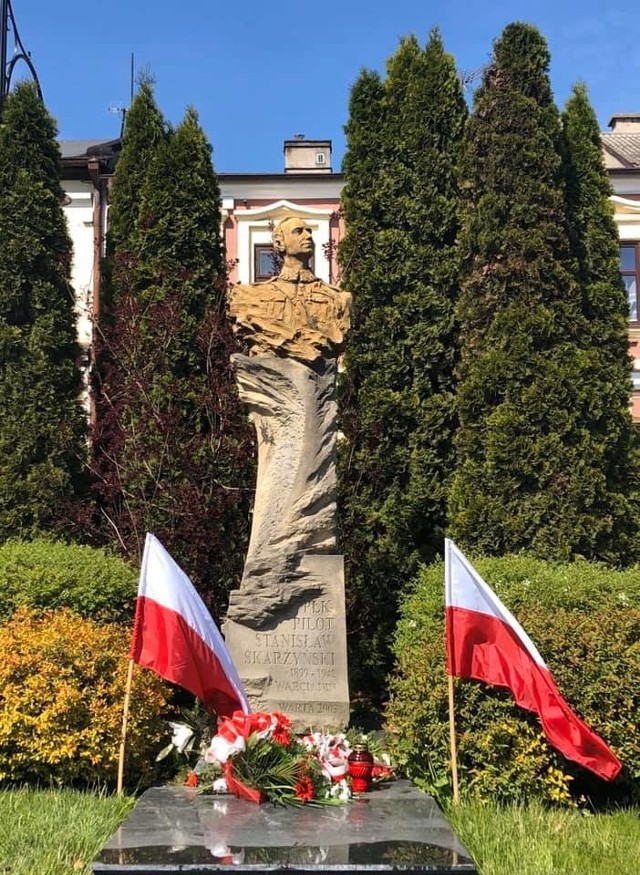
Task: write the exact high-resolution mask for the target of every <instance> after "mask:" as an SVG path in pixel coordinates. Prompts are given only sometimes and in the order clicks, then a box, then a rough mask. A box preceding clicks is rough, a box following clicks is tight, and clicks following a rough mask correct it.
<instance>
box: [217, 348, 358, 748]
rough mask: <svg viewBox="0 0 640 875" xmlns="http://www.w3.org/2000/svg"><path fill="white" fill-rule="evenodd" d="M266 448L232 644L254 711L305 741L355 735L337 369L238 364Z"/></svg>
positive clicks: (231, 618)
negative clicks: (286, 722) (315, 732)
mask: <svg viewBox="0 0 640 875" xmlns="http://www.w3.org/2000/svg"><path fill="white" fill-rule="evenodd" d="M233 361H234V363H235V365H236V368H237V371H236V375H237V381H238V387H239V391H240V397H241V399H242V400H243V401H244V402H245V403H246V404H247V405H248V407H249V411H250V418H251V420H252V421H253V423H254V425H255V429H256V436H257V441H258V482H257V485H256V497H255V503H254V511H253V523H252V528H251V540H250V543H249V551H248V555H247V559H246V563H245V568H244V574H243V578H242V583H241V586H240V588H239V589H238V590H236V591H235V592H232V593H231V598H230V601H229V610H228V613H227V621H226V623H225V626H224V634H225V639H226V643H227V647H228V649H229V652H230V654H231V658H232V659H233V662H234V664H235V666H236V668H237V670H238V674H239V675H240V678H241V680H242V682H243V684H244V685H245V689H246V692H247V695H248V697H249V701H250V702H251V706H252V708H253V709H254V710H259V711H265V710H268V711H270V710H277V711H282V712H284V713H285V714H287V715H288V716H289V717H291V718H292V720H293V721H294V728H295V730H296V731H298V732H303V731H305V730H307V729H310V728H313V729H340V728H344V727H346V726H347V725H348V723H349V686H348V680H347V645H346V623H345V598H344V563H343V557H342V556H341V555H339V554H338V553H336V472H335V455H336V429H337V425H336V401H335V382H336V364H335V359H320V360H318V361H317V362H314V363H313V365H310V364H305V363H304V362H300V361H297V360H296V359H292V358H282V357H278V356H275V355H260V356H254V357H248V356H243V355H236V356H234V357H233Z"/></svg>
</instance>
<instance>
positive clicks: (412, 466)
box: [339, 31, 466, 689]
mask: <svg viewBox="0 0 640 875" xmlns="http://www.w3.org/2000/svg"><path fill="white" fill-rule="evenodd" d="M465 119H466V106H465V103H464V98H463V95H462V89H461V84H460V81H459V78H458V75H457V72H456V68H455V64H454V62H453V59H452V58H451V57H450V56H449V55H447V54H446V53H445V51H444V48H443V45H442V40H441V38H440V35H439V33H438V32H437V31H434V32H433V33H432V34H431V37H430V40H429V42H428V45H427V46H426V48H425V49H422V48H421V47H420V46H419V44H418V42H417V40H416V39H415V37H410V38H408V39H405V40H403V41H402V42H401V44H400V47H399V48H398V51H397V52H396V54H395V55H394V56H393V57H392V58H390V59H389V62H388V71H387V77H386V79H385V81H384V82H381V80H380V79H379V77H378V76H376V74H373V73H370V72H368V71H365V72H363V73H362V74H361V76H360V78H359V80H358V81H357V82H356V84H355V86H354V89H353V91H352V95H351V104H350V118H349V122H348V124H347V128H346V133H347V153H346V156H345V162H344V171H345V190H344V194H343V200H342V209H343V211H344V216H345V222H346V228H347V231H346V236H345V240H344V243H343V245H342V247H341V252H340V257H341V264H342V284H343V286H344V287H345V288H346V289H348V290H349V291H351V292H352V293H353V294H354V299H355V305H356V312H357V322H356V326H355V328H354V330H353V332H352V334H351V336H350V338H349V344H348V349H347V353H346V357H345V366H346V374H345V379H344V386H343V396H342V401H341V426H342V429H343V431H344V434H345V438H346V440H345V443H344V445H343V447H342V451H341V461H340V467H339V479H340V498H341V525H342V537H343V544H344V549H345V552H346V554H347V561H348V610H349V616H350V629H351V633H352V642H353V643H352V653H351V657H352V664H353V665H354V668H355V670H356V671H357V670H358V669H360V671H361V675H360V677H359V678H358V676H357V675H356V682H358V680H359V681H360V682H361V683H362V682H363V681H364V678H365V676H366V677H367V679H368V682H369V683H370V684H371V685H372V686H376V685H377V687H378V689H380V681H381V679H382V678H383V676H384V673H385V671H386V670H387V669H388V667H389V662H388V645H389V640H390V636H391V633H392V629H393V626H394V623H395V618H396V613H397V606H398V600H399V596H400V592H401V590H402V588H403V586H404V584H405V583H406V582H407V581H408V579H409V578H410V577H411V576H412V575H413V574H414V572H415V570H416V568H417V564H418V562H419V561H420V560H429V559H431V558H433V556H434V555H435V554H436V552H437V551H438V550H439V549H440V547H441V544H442V535H443V531H444V525H445V512H446V499H447V486H448V482H449V478H450V475H451V471H452V467H453V434H454V430H455V424H456V416H455V404H454V368H455V363H456V339H455V337H456V332H455V320H454V306H455V301H456V296H457V283H458V260H457V255H456V235H457V231H458V215H457V214H458V183H457V172H458V166H457V165H458V157H459V156H458V152H459V148H460V143H461V138H462V133H463V129H464V123H465Z"/></svg>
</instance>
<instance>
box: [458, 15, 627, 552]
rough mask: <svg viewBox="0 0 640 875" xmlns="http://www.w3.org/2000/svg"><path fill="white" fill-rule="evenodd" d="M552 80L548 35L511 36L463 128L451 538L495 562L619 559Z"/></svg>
mask: <svg viewBox="0 0 640 875" xmlns="http://www.w3.org/2000/svg"><path fill="white" fill-rule="evenodd" d="M548 67H549V52H548V49H547V45H546V42H545V40H544V38H543V37H542V36H541V34H540V33H539V32H538V31H537V30H536V29H535V28H534V27H532V26H530V25H527V24H523V23H519V22H516V23H514V24H511V25H509V26H508V27H507V28H505V30H504V32H503V33H502V35H501V37H500V38H499V39H498V40H497V41H496V43H495V44H494V53H493V58H492V62H491V64H490V65H489V67H488V69H487V70H486V72H485V75H484V77H483V81H482V85H481V87H480V88H479V89H478V91H477V92H476V95H475V101H474V103H475V111H474V114H473V116H472V118H471V120H470V123H469V126H468V137H467V148H466V153H465V162H464V174H465V181H464V191H465V194H466V209H465V212H464V227H463V234H462V247H463V252H464V255H465V258H466V268H465V272H466V277H465V283H464V289H463V293H462V296H461V299H460V306H459V315H460V319H461V339H462V364H461V383H460V389H459V394H458V407H459V414H460V429H459V432H458V450H459V456H460V459H459V466H458V468H457V471H456V475H455V478H454V486H453V489H452V496H451V519H452V534H453V536H454V537H455V538H456V539H457V540H459V541H460V542H461V544H463V545H465V546H467V547H473V548H476V549H480V550H483V551H485V552H487V553H497V554H500V553H505V552H510V551H518V550H529V551H531V552H533V553H536V554H538V555H540V556H545V557H554V558H560V559H564V558H569V557H571V556H573V555H576V554H581V555H585V556H589V557H599V556H610V555H611V550H612V549H615V547H614V545H613V544H612V542H611V533H612V530H613V528H614V527H615V523H614V519H613V517H614V516H616V515H617V508H616V507H615V505H616V503H617V498H615V497H614V496H613V494H611V493H609V492H608V486H607V477H606V475H605V474H604V473H603V470H602V467H601V461H602V433H601V432H602V409H601V406H600V405H601V402H600V400H599V399H598V391H599V390H598V387H597V385H595V386H594V387H593V388H592V386H591V377H592V371H593V367H594V358H593V355H592V354H591V351H590V347H591V345H592V343H591V336H590V328H589V319H588V318H587V314H586V310H585V306H584V301H583V295H582V288H581V285H580V281H579V278H580V274H579V264H578V259H577V258H576V257H575V247H573V246H572V243H571V234H570V225H569V222H568V218H567V203H566V198H565V185H564V172H563V165H562V160H561V154H562V151H563V147H562V136H561V125H560V117H559V113H558V110H557V108H556V106H555V104H554V102H553V97H552V93H551V87H550V83H549V76H548ZM598 379H599V378H598V377H597V376H596V384H597V382H598Z"/></svg>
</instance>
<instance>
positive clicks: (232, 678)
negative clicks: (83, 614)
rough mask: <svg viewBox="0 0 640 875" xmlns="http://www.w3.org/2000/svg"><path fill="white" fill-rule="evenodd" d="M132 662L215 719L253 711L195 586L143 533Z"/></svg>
mask: <svg viewBox="0 0 640 875" xmlns="http://www.w3.org/2000/svg"><path fill="white" fill-rule="evenodd" d="M129 656H130V658H131V659H132V660H133V661H134V662H137V663H138V664H139V665H142V666H144V667H145V668H150V669H152V671H155V672H156V674H159V675H160V677H163V678H164V679H165V680H167V681H170V682H171V683H173V684H177V685H178V686H180V687H184V689H185V690H189V692H191V693H193V695H194V696H197V697H198V699H200V701H201V702H203V703H204V704H205V706H206V707H207V710H209V711H213V712H215V713H216V714H217V715H218V716H219V717H231V715H232V714H233V713H234V711H238V710H240V711H243V712H244V713H245V714H248V713H249V712H250V711H251V708H250V707H249V703H248V701H247V697H246V695H245V692H244V688H243V686H242V681H241V680H240V678H239V677H238V673H237V671H236V668H235V666H234V664H233V662H232V660H231V656H230V655H229V651H228V650H227V648H226V646H225V643H224V639H223V638H222V635H221V634H220V632H219V630H218V627H217V626H216V624H215V623H214V621H213V619H212V617H211V614H210V613H209V611H208V610H207V608H206V607H205V605H204V602H203V601H202V599H201V598H200V596H199V595H198V593H197V592H196V590H195V587H194V586H193V584H192V583H191V581H190V580H189V578H188V577H187V575H186V574H185V573H184V571H183V570H182V569H181V568H180V566H179V565H178V564H177V563H176V562H175V561H174V560H173V558H172V557H171V556H170V555H169V553H167V551H166V550H165V548H164V547H163V546H162V544H161V543H160V541H159V540H158V539H157V538H156V537H155V536H154V535H151V534H147V539H146V541H145V545H144V553H143V556H142V567H141V569H140V586H139V588H138V598H137V600H136V617H135V623H134V627H133V637H132V640H131V651H130V653H129Z"/></svg>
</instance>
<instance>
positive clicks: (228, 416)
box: [94, 110, 252, 611]
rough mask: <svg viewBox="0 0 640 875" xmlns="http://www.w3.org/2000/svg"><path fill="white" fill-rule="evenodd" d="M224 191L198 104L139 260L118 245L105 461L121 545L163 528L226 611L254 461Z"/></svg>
mask: <svg viewBox="0 0 640 875" xmlns="http://www.w3.org/2000/svg"><path fill="white" fill-rule="evenodd" d="M118 172H119V171H118ZM219 201H220V192H219V187H218V181H217V177H216V174H215V172H214V170H213V166H212V163H211V147H210V146H209V144H208V142H207V140H206V138H205V136H204V133H203V131H202V129H201V127H200V125H199V123H198V119H197V115H196V113H195V112H194V111H193V110H189V111H188V112H187V114H186V117H185V119H184V121H183V122H182V124H181V125H179V127H178V128H177V129H176V130H175V132H172V133H170V134H169V135H168V136H167V137H165V138H164V139H163V140H162V141H161V142H160V143H159V145H158V147H157V149H156V152H155V155H154V157H153V158H152V159H151V161H150V164H149V166H148V170H147V174H146V177H145V179H144V181H143V182H142V185H141V186H140V190H139V196H138V212H137V216H136V220H135V225H134V228H133V231H132V233H131V236H130V240H129V241H128V247H129V250H128V252H127V253H126V257H124V258H122V257H121V255H120V253H121V251H122V250H119V249H118V248H116V250H115V265H116V266H115V271H114V275H113V282H114V289H115V291H116V295H115V299H114V300H115V302H116V303H115V306H114V308H113V311H112V314H111V319H112V324H111V325H110V326H108V327H107V328H106V333H105V336H106V341H107V345H108V358H109V367H108V371H107V373H106V374H105V382H104V385H105V403H104V405H103V409H102V415H101V418H100V421H99V427H98V432H97V436H96V457H95V463H94V469H95V472H96V474H97V475H98V478H99V490H100V493H101V498H102V509H103V512H104V514H105V515H106V516H108V518H109V520H110V522H111V524H112V526H113V528H114V529H115V530H116V531H117V533H118V537H119V539H120V540H121V543H122V544H123V545H124V546H125V547H126V549H127V550H128V551H129V552H132V553H134V554H135V553H136V552H138V551H139V550H140V549H141V546H142V542H143V540H144V533H145V531H153V532H154V533H155V534H157V535H158V537H159V538H160V539H161V540H162V541H163V542H164V543H165V544H166V546H167V547H168V549H169V550H170V551H171V552H172V553H173V555H174V556H175V557H176V559H177V560H178V561H179V562H180V563H181V564H182V566H183V567H184V568H185V570H187V572H188V573H190V574H191V575H192V577H193V579H194V581H195V582H196V583H197V585H198V587H199V589H200V591H201V592H202V594H203V595H204V596H205V597H206V598H207V600H208V602H209V604H210V606H211V607H212V608H213V609H214V610H215V611H219V610H220V609H221V608H222V606H223V605H224V602H225V600H226V594H227V590H228V588H229V586H230V585H231V583H232V582H233V581H234V579H236V578H237V576H238V575H239V572H240V570H241V568H242V561H243V558H244V547H245V541H246V535H247V516H248V514H247V506H246V505H247V500H248V494H247V493H248V488H247V487H248V482H249V478H250V474H251V467H252V466H251V463H250V461H249V456H250V454H251V449H252V443H251V439H250V436H249V433H248V430H247V427H246V423H245V422H244V420H243V418H242V415H241V411H240V405H239V403H238V400H237V395H236V392H235V385H234V381H233V375H232V373H231V368H230V363H229V356H230V353H231V352H232V351H233V349H234V345H233V339H232V336H231V332H230V329H229V327H228V325H227V320H226V318H225V289H226V268H225V256H224V250H223V246H222V241H221V238H220V205H219Z"/></svg>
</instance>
